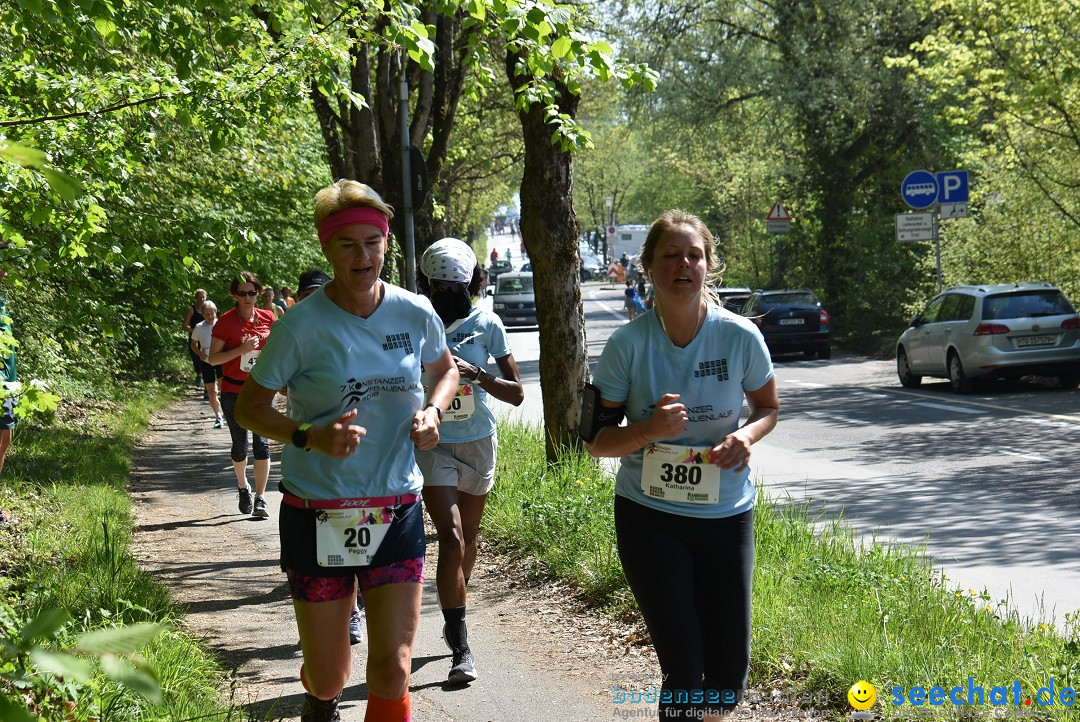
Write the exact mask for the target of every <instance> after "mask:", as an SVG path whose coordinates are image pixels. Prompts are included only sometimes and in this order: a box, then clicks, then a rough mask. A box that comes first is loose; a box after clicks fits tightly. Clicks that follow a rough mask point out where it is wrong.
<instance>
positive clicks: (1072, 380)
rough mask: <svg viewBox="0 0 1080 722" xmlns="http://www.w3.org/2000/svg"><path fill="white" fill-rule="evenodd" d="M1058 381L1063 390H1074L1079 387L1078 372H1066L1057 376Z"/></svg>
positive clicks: (1079, 376)
mask: <svg viewBox="0 0 1080 722" xmlns="http://www.w3.org/2000/svg"><path fill="white" fill-rule="evenodd" d="M1058 381H1060V382H1061V385H1062V387H1063V388H1066V389H1075V388H1076V387H1077V386H1080V371H1067V372H1065V373H1063V374H1059V375H1058Z"/></svg>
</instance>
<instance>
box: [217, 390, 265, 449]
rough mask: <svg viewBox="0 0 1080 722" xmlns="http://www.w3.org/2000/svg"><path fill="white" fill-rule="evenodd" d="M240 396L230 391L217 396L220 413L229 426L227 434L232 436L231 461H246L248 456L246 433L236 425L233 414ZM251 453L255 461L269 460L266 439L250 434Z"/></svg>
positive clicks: (245, 430) (253, 433)
mask: <svg viewBox="0 0 1080 722" xmlns="http://www.w3.org/2000/svg"><path fill="white" fill-rule="evenodd" d="M238 396H240V394H236V393H233V392H231V391H222V392H221V394H220V395H219V399H220V400H221V413H223V414H224V415H225V422H226V423H227V424H228V425H229V434H230V435H231V436H232V451H231V453H230V456H231V457H232V460H233V461H247V454H248V436H247V435H248V431H247V429H245V428H242V427H241V426H240V424H238V423H236V417H235V416H234V415H233V412H234V411H235V410H236V399H237V397H238ZM251 453H252V455H253V456H254V457H255V460H256V461H260V460H262V459H269V458H270V444H269V443H267V441H266V439H264V438H263V437H261V436H259V435H258V434H256V433H255V432H254V431H252V432H251Z"/></svg>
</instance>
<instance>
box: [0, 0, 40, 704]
mask: <svg viewBox="0 0 1080 722" xmlns="http://www.w3.org/2000/svg"><path fill="white" fill-rule="evenodd" d="M28 4H29V3H28ZM0 719H2V720H5V721H6V722H37V719H38V718H37V717H35V716H34V715H32V714H30V713H29V712H28V711H27V710H26V706H25V705H16V704H15V703H14V702H12V701H11V700H9V699H8V698H7V696H5V695H4V694H3V693H2V692H0Z"/></svg>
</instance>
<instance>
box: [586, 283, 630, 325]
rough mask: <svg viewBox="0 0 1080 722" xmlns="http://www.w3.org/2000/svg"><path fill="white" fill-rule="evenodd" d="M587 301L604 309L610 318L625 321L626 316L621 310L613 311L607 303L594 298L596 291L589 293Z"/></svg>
mask: <svg viewBox="0 0 1080 722" xmlns="http://www.w3.org/2000/svg"><path fill="white" fill-rule="evenodd" d="M589 300H590V301H595V302H596V303H597V304H599V306H600V308H602V309H604V310H605V311H607V312H608V313H610V314H611V315H612V316H614V317H615V318H617V319H618V320H620V321H625V320H626V314H625V313H624V312H623V310H622V309H619V310H615V308H614V307H613V306H609V305H608V303H607V301H601V300H600V299H599V298H597V297H596V291H595V290H594V291H589Z"/></svg>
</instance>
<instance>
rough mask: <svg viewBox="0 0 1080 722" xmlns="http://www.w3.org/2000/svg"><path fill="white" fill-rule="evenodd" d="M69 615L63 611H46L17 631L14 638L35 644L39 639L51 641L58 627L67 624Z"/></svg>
mask: <svg viewBox="0 0 1080 722" xmlns="http://www.w3.org/2000/svg"><path fill="white" fill-rule="evenodd" d="M69 619H71V615H69V614H68V613H67V611H65V610H63V609H46V610H45V611H44V612H42V613H41V614H39V615H37V616H36V617H34V618H33V619H32V620H30V621H29V622H27V623H26V625H25V626H24V627H23V628H22V629H20V630H19V632H18V634H16V636H17V637H18V638H19V639H21V640H22V641H24V642H27V643H29V642H35V641H37V640H39V639H52V637H53V635H54V634H56V632H57V631H58V630H59V629H60V627H62V626H64V625H65V624H67V621H68V620H69Z"/></svg>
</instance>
